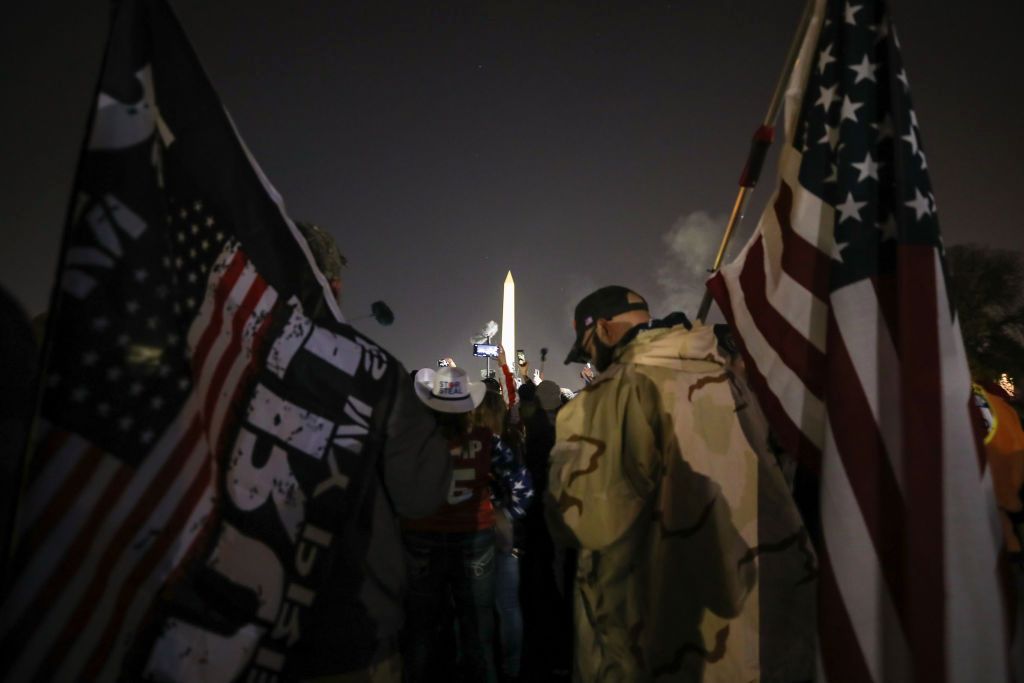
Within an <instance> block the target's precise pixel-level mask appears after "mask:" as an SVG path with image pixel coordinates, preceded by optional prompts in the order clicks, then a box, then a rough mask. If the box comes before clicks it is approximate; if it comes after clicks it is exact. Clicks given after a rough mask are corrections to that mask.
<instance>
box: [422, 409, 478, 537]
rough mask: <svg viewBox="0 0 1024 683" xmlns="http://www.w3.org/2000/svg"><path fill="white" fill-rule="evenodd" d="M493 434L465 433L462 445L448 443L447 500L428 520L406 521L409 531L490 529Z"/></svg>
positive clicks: (443, 531)
mask: <svg viewBox="0 0 1024 683" xmlns="http://www.w3.org/2000/svg"><path fill="white" fill-rule="evenodd" d="M493 438H494V435H493V433H492V432H491V430H489V429H487V428H486V427H477V428H476V429H474V430H473V431H472V432H470V433H469V436H468V438H467V439H466V441H465V443H464V444H463V443H460V442H459V441H451V442H449V443H448V450H449V455H450V457H451V459H452V482H451V485H450V486H449V488H448V498H447V499H446V500H445V502H444V504H443V505H442V506H441V507H440V508H439V509H438V510H437V512H435V513H434V514H433V515H431V516H430V517H421V518H419V519H406V520H403V521H402V527H403V528H404V529H408V530H409V531H433V532H440V533H459V532H471V531H481V530H483V529H489V528H491V527H493V526H494V506H493V505H492V504H491V488H490V481H491V444H492V442H493Z"/></svg>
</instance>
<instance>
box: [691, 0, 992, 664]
mask: <svg viewBox="0 0 1024 683" xmlns="http://www.w3.org/2000/svg"><path fill="white" fill-rule="evenodd" d="M886 5H887V3H885V2H882V1H881V0H863V1H861V2H856V1H852V0H851V1H846V2H840V1H834V0H828V1H825V0H819V1H818V2H817V4H816V7H815V15H814V19H813V21H812V23H811V28H810V30H809V32H808V35H807V38H806V39H805V41H804V44H803V48H802V52H801V53H800V57H799V60H798V63H797V67H796V71H795V72H794V75H793V78H792V80H791V82H790V85H789V90H788V92H787V113H786V121H785V126H786V140H785V145H784V148H783V150H782V153H781V158H780V162H779V187H778V190H777V191H776V194H775V196H774V197H773V200H772V202H771V203H770V205H769V206H768V208H767V209H766V211H765V213H764V215H763V216H762V217H761V221H760V223H759V224H758V227H757V229H756V231H755V233H754V235H753V237H752V238H751V240H750V241H749V242H748V243H747V245H746V246H745V247H744V249H743V250H742V252H741V253H740V255H739V256H738V257H737V258H736V260H735V261H734V262H732V263H730V264H729V265H727V266H726V267H724V268H722V270H721V271H720V272H719V273H717V274H715V275H714V276H713V277H712V278H711V279H710V280H709V282H708V286H709V288H710V289H711V292H712V293H713V295H714V297H715V300H716V301H717V302H718V304H719V306H720V307H721V309H722V311H723V312H724V314H725V316H726V319H727V320H728V322H729V323H730V325H731V326H732V328H733V329H734V330H735V332H736V333H737V335H738V336H739V338H740V341H741V344H742V348H743V352H744V357H745V361H746V368H747V373H748V376H749V380H750V383H751V385H752V387H753V388H754V389H755V390H756V391H757V393H758V395H759V398H760V400H761V402H762V404H763V407H764V410H765V413H766V414H767V415H768V417H769V420H770V421H771V424H772V427H773V429H774V431H775V433H776V436H777V437H778V438H779V441H780V442H781V443H782V444H783V445H784V446H785V447H786V449H787V450H789V451H790V452H791V453H794V454H796V455H798V456H800V457H801V458H803V459H804V461H805V462H808V463H811V464H812V466H813V467H814V468H816V469H817V470H818V471H819V473H820V501H821V503H820V508H821V509H820V512H821V525H822V536H823V539H822V546H821V549H820V550H821V553H820V554H821V557H820V560H821V577H820V578H821V582H820V626H819V633H820V660H819V663H820V670H819V680H821V681H856V682H861V681H864V682H866V681H876V682H880V681H929V682H942V681H964V682H966V681H1002V680H1006V668H1005V655H1004V636H1003V630H1002V613H1001V608H1000V601H999V597H998V591H997V583H996V575H997V571H996V558H997V554H996V539H995V536H994V534H993V529H992V526H991V524H990V516H989V515H990V512H989V510H988V507H987V506H988V499H987V497H986V495H985V493H984V490H983V486H982V483H981V473H980V470H979V457H978V450H977V448H978V444H977V443H976V441H975V438H974V434H973V431H972V426H971V419H970V414H969V400H970V393H971V392H970V381H969V377H968V371H967V365H966V361H965V356H964V352H963V345H962V341H961V337H960V331H959V326H958V323H957V319H956V311H955V310H954V309H953V307H952V304H951V300H950V297H949V292H948V289H947V280H946V276H945V267H944V257H943V247H942V240H941V237H940V234H939V224H938V220H937V216H936V207H935V197H934V195H933V194H932V187H931V183H930V181H929V179H928V174H927V168H928V165H927V159H926V157H925V153H924V150H923V148H922V145H921V133H920V128H919V127H918V120H917V117H916V115H915V114H914V110H913V109H912V107H911V101H910V89H909V83H908V80H907V74H906V71H905V69H904V67H903V62H902V59H901V56H900V44H899V41H898V39H897V35H896V31H895V29H894V27H893V25H892V23H891V21H890V19H889V16H888V13H887V7H886Z"/></svg>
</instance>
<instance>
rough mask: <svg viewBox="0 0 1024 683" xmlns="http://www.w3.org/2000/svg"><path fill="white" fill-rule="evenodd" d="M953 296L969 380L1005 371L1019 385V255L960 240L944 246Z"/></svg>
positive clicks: (1023, 361) (1022, 329) (1023, 353)
mask: <svg viewBox="0 0 1024 683" xmlns="http://www.w3.org/2000/svg"><path fill="white" fill-rule="evenodd" d="M946 263H947V265H948V267H949V273H950V278H951V280H952V282H951V286H952V290H953V301H954V303H955V304H956V308H957V311H958V312H959V315H960V329H961V331H962V332H963V337H964V346H965V350H966V352H967V362H968V363H969V364H970V366H971V374H972V375H973V377H974V379H975V380H977V381H980V382H982V383H988V382H994V381H997V380H998V379H999V377H1000V376H1001V375H1002V374H1003V373H1006V374H1007V375H1009V376H1010V378H1011V379H1012V380H1013V381H1014V382H1015V383H1016V387H1017V394H1018V395H1020V393H1021V391H1022V390H1024V255H1022V254H1021V253H1020V252H1016V251H1009V250H1005V249H993V248H991V247H984V246H980V245H977V244H963V245H957V246H954V247H950V248H949V249H948V250H947V251H946Z"/></svg>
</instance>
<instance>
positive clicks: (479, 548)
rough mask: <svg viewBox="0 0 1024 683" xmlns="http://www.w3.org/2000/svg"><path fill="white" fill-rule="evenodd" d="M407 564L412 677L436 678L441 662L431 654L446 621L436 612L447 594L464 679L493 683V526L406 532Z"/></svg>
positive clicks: (446, 626) (416, 680) (408, 666)
mask: <svg viewBox="0 0 1024 683" xmlns="http://www.w3.org/2000/svg"><path fill="white" fill-rule="evenodd" d="M405 550H406V558H407V561H408V565H409V575H410V576H409V593H408V609H407V611H406V617H407V622H406V625H407V632H406V636H407V643H408V645H407V655H406V667H405V668H406V671H407V673H408V677H409V680H410V681H411V682H412V683H419V682H420V681H432V680H438V679H439V678H440V677H441V671H442V669H443V668H444V665H445V664H446V663H445V662H438V661H436V660H434V659H432V655H436V654H437V652H438V647H439V646H440V645H441V644H442V643H443V642H444V636H445V635H446V632H445V629H448V633H450V629H451V628H452V625H451V623H449V622H447V621H446V620H444V619H442V618H441V615H443V614H444V613H445V612H446V611H447V610H446V609H445V601H447V600H450V601H451V604H452V605H453V607H454V613H455V619H456V621H457V622H458V651H459V660H460V662H461V665H462V666H461V668H462V670H463V676H464V680H468V681H481V682H486V683H494V682H495V681H497V673H496V671H495V666H494V646H493V641H494V598H495V561H494V555H495V547H494V530H493V529H485V530H484V531H475V532H467V533H454V534H445V533H431V532H406V533H405Z"/></svg>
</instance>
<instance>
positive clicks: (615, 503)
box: [546, 287, 817, 683]
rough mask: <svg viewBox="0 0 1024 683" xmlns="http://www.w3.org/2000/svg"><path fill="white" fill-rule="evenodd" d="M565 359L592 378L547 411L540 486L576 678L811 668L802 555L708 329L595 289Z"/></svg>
mask: <svg viewBox="0 0 1024 683" xmlns="http://www.w3.org/2000/svg"><path fill="white" fill-rule="evenodd" d="M575 324H576V331H577V341H576V344H575V345H574V347H573V351H572V352H571V353H570V356H569V358H567V359H566V362H567V363H568V362H572V361H585V360H588V359H591V360H593V362H594V364H595V365H596V366H597V368H598V370H600V371H601V374H600V376H599V377H598V379H597V380H596V381H594V382H593V383H592V384H591V385H590V386H588V387H587V388H585V389H584V390H583V391H581V392H580V394H579V395H578V396H577V397H576V398H575V399H574V400H572V401H570V402H569V403H568V404H567V405H566V406H565V407H564V408H563V409H562V410H561V411H560V413H559V415H558V421H557V434H556V444H555V447H554V449H553V450H552V458H551V465H550V480H549V486H548V494H547V496H548V497H547V500H546V502H547V506H548V511H549V523H550V524H551V526H552V531H553V533H554V534H555V535H556V538H558V537H560V538H561V539H563V540H564V541H565V542H568V543H572V544H574V545H577V546H578V547H579V548H580V554H579V567H578V571H577V576H576V587H575V612H576V614H575V619H576V662H575V672H574V674H575V679H576V680H580V681H602V682H603V681H629V682H631V683H633V682H637V681H687V682H689V681H695V682H696V681H702V682H712V681H714V682H718V681H721V682H729V683H735V682H743V683H746V682H749V681H801V680H810V679H811V678H812V677H813V666H814V648H815V641H814V632H815V612H814V610H815V605H814V594H815V590H816V581H815V578H816V574H817V567H816V559H815V556H814V553H813V550H812V548H811V544H810V541H809V539H808V536H807V533H806V531H805V530H804V527H803V524H802V522H801V520H800V517H799V513H798V512H797V510H796V507H795V505H794V504H793V501H792V499H791V497H790V495H789V491H788V489H787V488H786V484H785V481H784V479H783V477H782V474H781V472H780V471H779V468H778V466H777V464H776V462H775V459H774V456H772V455H771V454H770V453H769V451H768V448H767V446H768V434H767V429H766V428H765V422H764V419H763V417H762V416H761V415H760V412H759V409H758V408H757V405H756V403H755V402H754V400H753V398H752V396H750V395H749V393H748V392H747V390H746V388H745V386H744V385H743V383H742V380H741V378H740V377H739V376H738V375H737V374H736V373H735V372H733V371H731V370H730V369H729V368H728V359H727V358H725V357H723V355H722V353H721V352H720V351H719V349H718V345H717V342H716V338H715V335H714V333H713V332H712V329H711V328H710V327H704V326H696V327H691V325H690V323H689V321H687V320H686V317H685V316H684V315H683V314H681V313H677V314H673V315H672V316H669V317H668V318H666V319H664V320H662V321H651V320H650V315H649V313H648V312H647V304H646V302H644V301H643V299H642V298H641V297H640V296H639V295H637V294H635V293H633V292H632V291H630V290H627V289H625V288H622V287H606V288H603V289H601V290H598V291H597V292H595V293H594V294H592V295H590V296H588V297H587V298H586V299H584V300H583V301H581V302H580V305H579V306H577V309H576V320H575Z"/></svg>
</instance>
